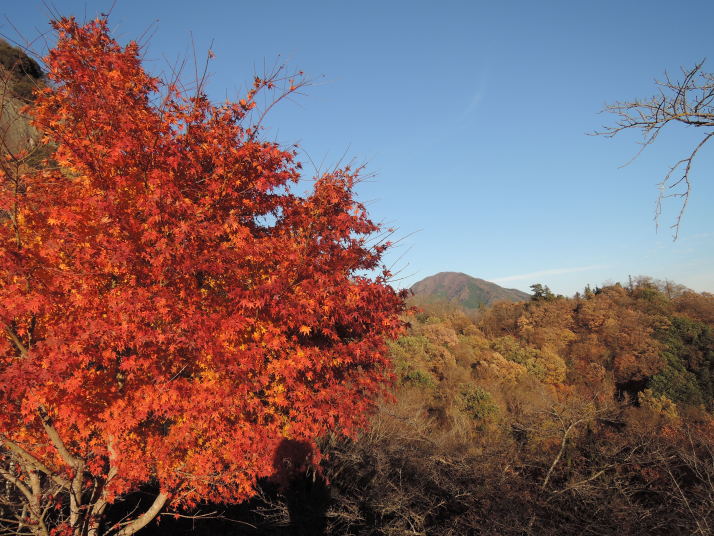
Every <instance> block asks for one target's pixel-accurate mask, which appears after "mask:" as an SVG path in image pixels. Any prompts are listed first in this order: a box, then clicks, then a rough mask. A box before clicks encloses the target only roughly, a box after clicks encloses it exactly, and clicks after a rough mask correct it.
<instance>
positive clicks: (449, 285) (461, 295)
mask: <svg viewBox="0 0 714 536" xmlns="http://www.w3.org/2000/svg"><path fill="white" fill-rule="evenodd" d="M411 290H412V292H413V293H414V295H415V296H420V297H422V298H426V299H435V300H446V301H449V302H451V303H456V304H458V305H461V306H462V307H466V308H468V309H477V308H478V307H479V306H481V305H491V304H492V303H495V302H499V301H508V302H519V301H524V300H530V298H531V296H530V294H527V293H526V292H521V291H520V290H516V289H512V288H503V287H501V286H499V285H497V284H496V283H491V282H489V281H484V280H483V279H478V278H477V277H471V276H470V275H466V274H462V273H458V272H441V273H438V274H436V275H432V276H429V277H427V278H425V279H422V280H421V281H419V282H418V283H415V284H414V285H413V286H412V287H411Z"/></svg>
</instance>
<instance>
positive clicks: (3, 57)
mask: <svg viewBox="0 0 714 536" xmlns="http://www.w3.org/2000/svg"><path fill="white" fill-rule="evenodd" d="M43 77H44V75H43V73H42V69H41V68H40V66H39V65H38V64H37V62H35V61H34V60H33V59H32V58H30V57H29V56H27V55H26V54H25V53H24V52H23V51H22V50H20V49H18V48H14V47H12V46H11V45H9V44H8V43H7V42H6V41H3V40H2V39H0V147H1V149H2V152H3V153H11V154H17V153H20V152H22V151H23V150H28V151H31V150H32V148H33V147H35V144H36V141H37V137H38V134H37V131H36V130H35V129H34V128H33V127H32V126H30V124H29V120H28V118H27V117H26V116H25V114H23V113H22V108H23V107H24V106H25V105H26V104H28V103H30V102H31V101H32V99H33V96H32V91H33V90H34V89H35V88H36V87H37V86H42V84H43V83H44V80H43Z"/></svg>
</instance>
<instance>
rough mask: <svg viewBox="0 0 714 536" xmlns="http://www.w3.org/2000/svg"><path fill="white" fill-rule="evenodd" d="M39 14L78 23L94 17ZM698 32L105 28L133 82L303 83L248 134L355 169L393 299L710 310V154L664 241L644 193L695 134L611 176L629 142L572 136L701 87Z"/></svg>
mask: <svg viewBox="0 0 714 536" xmlns="http://www.w3.org/2000/svg"><path fill="white" fill-rule="evenodd" d="M53 5H54V6H55V8H56V10H57V11H59V12H60V13H62V14H64V15H76V16H77V17H78V18H80V19H84V18H92V17H93V16H95V15H96V14H97V13H99V12H102V11H108V10H109V9H110V8H111V6H112V0H96V1H88V0H86V1H84V0H83V1H74V0H55V1H54V3H53ZM0 15H3V18H2V20H0V32H1V33H2V34H3V35H5V36H8V37H11V38H13V39H15V40H18V39H22V38H25V39H34V38H36V37H37V36H39V35H40V34H42V33H44V32H46V31H47V28H48V26H47V21H48V19H49V17H50V15H49V13H48V10H47V8H46V7H45V5H44V4H43V3H42V2H40V1H39V0H25V1H24V2H9V1H6V2H2V3H0ZM712 20H714V3H713V2H711V1H686V0H683V1H681V2H679V3H678V4H677V8H676V10H673V4H672V3H671V2H659V1H646V2H645V1H638V2H636V1H632V2H622V1H621V0H620V1H609V0H603V1H599V2H594V1H573V0H570V1H540V2H534V1H532V0H531V1H518V2H516V1H513V2H508V1H503V2H476V1H462V2H450V1H442V2H439V3H438V4H437V3H436V2H422V1H415V0H411V1H391V2H387V1H381V2H371V1H360V2H347V1H332V2H327V1H324V2H317V1H315V2H312V1H306V2H288V1H283V2H278V1H264V2H243V1H227V0H225V1H211V0H206V1H204V2H202V3H200V4H199V3H197V2H195V1H193V2H188V1H183V0H172V1H170V2H169V1H164V0H143V1H141V2H140V1H137V0H118V1H117V2H116V5H115V6H114V8H113V11H112V15H111V17H110V23H111V26H112V28H113V29H114V31H115V35H116V36H117V37H118V38H119V39H120V40H121V41H123V42H126V41H128V40H130V39H139V38H141V37H142V36H143V35H145V33H146V32H147V30H148V32H149V34H150V35H151V38H150V40H149V41H148V43H147V44H146V51H145V58H146V65H147V68H148V69H149V70H151V71H152V72H153V73H161V72H164V73H166V72H168V71H169V66H170V65H171V64H175V63H176V62H177V61H178V60H180V59H181V58H188V59H189V62H191V61H192V60H191V58H192V47H193V46H195V48H196V50H197V51H198V52H199V54H205V52H206V51H207V50H208V48H209V47H212V50H213V51H214V53H215V58H214V59H213V60H211V63H210V66H209V70H210V74H211V77H210V80H209V83H208V86H207V87H208V92H209V94H210V96H211V97H212V98H215V99H216V100H224V99H225V98H226V97H230V98H240V97H241V96H242V93H243V92H244V90H245V88H246V84H247V83H248V81H249V80H251V78H252V76H253V75H254V74H255V73H256V72H261V71H262V70H263V65H274V64H276V63H283V62H284V63H287V64H288V66H289V67H291V68H292V69H294V70H303V71H304V72H305V73H306V75H307V76H308V77H309V78H310V79H312V80H313V85H312V86H311V87H309V88H307V90H306V95H305V96H303V97H299V98H298V99H297V100H294V101H292V102H283V103H281V104H280V105H279V106H278V107H276V108H275V109H274V110H273V112H272V113H271V115H270V116H269V118H268V120H267V123H266V124H267V126H268V130H267V135H269V136H270V137H272V138H276V139H278V140H279V141H281V142H283V143H286V144H288V143H294V142H299V143H300V144H301V147H302V151H303V153H302V159H303V160H304V161H305V164H306V171H308V172H309V171H311V170H312V169H313V168H312V164H311V163H310V162H311V161H312V162H313V163H314V164H315V165H316V166H317V167H318V168H321V169H328V168H331V167H333V166H334V165H335V164H336V163H337V162H338V161H340V159H341V158H343V156H344V155H346V157H345V158H346V159H347V160H352V159H353V160H354V161H355V162H357V163H366V164H367V169H368V170H369V171H370V172H371V173H374V174H375V176H374V178H372V179H370V180H369V181H365V182H364V183H362V184H361V185H360V186H359V189H358V193H359V196H360V199H361V200H362V201H364V202H366V203H367V205H368V207H369V210H370V213H371V214H372V216H373V217H374V219H376V220H379V221H382V222H384V223H385V224H386V225H388V226H395V227H397V228H398V232H397V236H398V237H402V238H403V240H401V242H400V243H399V244H398V246H397V247H395V248H394V250H393V251H392V252H391V254H390V255H389V256H388V258H387V259H386V260H387V263H388V264H394V271H396V272H397V278H398V279H399V281H398V283H397V284H398V285H402V286H409V285H411V284H412V283H414V282H416V281H418V280H419V279H422V278H424V277H426V276H428V275H432V274H434V273H436V272H440V271H459V272H465V273H468V274H470V275H473V276H476V277H481V278H484V279H488V280H491V281H495V282H497V283H499V284H501V285H504V286H507V287H513V288H519V289H522V290H528V287H529V285H531V284H532V283H535V282H540V283H544V284H547V285H549V286H550V287H551V288H552V289H553V290H554V291H556V292H559V293H563V294H568V295H569V294H572V293H574V292H575V291H577V290H581V289H582V288H583V287H584V285H585V284H587V283H589V284H591V285H599V284H602V283H605V282H612V281H618V280H620V281H626V279H627V276H628V275H633V276H635V275H650V276H653V277H656V278H661V279H664V278H667V279H672V280H674V281H677V282H679V283H682V284H685V285H687V286H689V287H691V288H693V289H695V290H697V291H708V292H714V269H713V267H714V210H713V209H712V206H713V204H714V203H713V202H714V144H711V146H710V147H706V148H705V149H704V150H702V151H701V152H700V157H699V159H698V160H697V162H696V165H695V167H694V169H693V170H692V178H693V181H694V186H693V193H692V197H691V199H690V203H689V206H688V208H687V212H686V215H685V217H684V220H683V223H682V227H681V230H680V238H679V240H678V241H676V242H673V241H672V238H671V233H670V231H669V229H668V225H669V224H670V223H672V221H673V218H674V215H675V214H676V210H677V208H678V207H677V206H676V203H675V202H672V203H669V204H668V205H667V206H666V207H665V213H664V215H663V217H662V220H661V226H660V230H659V232H657V231H656V228H655V224H654V221H653V216H654V205H655V200H656V197H657V188H656V185H657V183H658V182H659V181H660V180H661V179H662V177H663V175H664V174H665V173H666V171H667V169H668V168H669V166H670V165H672V164H673V163H674V162H676V161H677V160H679V159H680V158H682V157H683V156H686V155H687V154H688V153H687V151H688V149H691V147H692V144H693V143H695V142H696V141H697V140H698V139H699V137H700V136H701V135H702V133H701V132H696V131H688V130H686V129H674V130H672V131H671V132H665V133H663V135H662V136H661V138H660V139H659V140H658V142H657V144H656V145H654V146H652V147H651V148H650V149H648V150H646V151H645V152H644V153H643V154H642V155H641V156H640V157H639V158H638V159H637V160H635V161H634V162H633V163H632V164H630V165H629V166H626V167H624V168H622V167H621V166H622V165H623V164H625V163H626V162H628V161H629V160H630V159H631V157H632V156H633V155H634V154H635V153H636V152H637V150H638V148H639V147H638V145H637V141H638V139H639V137H638V135H637V134H635V133H634V132H633V133H631V134H623V135H621V136H618V137H617V138H614V139H605V138H602V137H593V136H588V135H587V133H588V132H592V131H594V130H597V129H599V128H600V127H601V126H602V125H604V124H608V123H612V121H613V119H614V118H613V117H611V116H607V115H605V114H598V112H599V111H600V110H601V109H602V108H603V106H604V105H605V104H607V103H611V102H613V101H615V100H625V99H631V98H635V97H647V96H649V95H651V94H653V93H654V89H655V86H654V83H653V79H654V78H657V77H661V76H662V75H663V73H664V71H665V70H667V71H669V72H670V73H676V72H678V69H679V67H680V66H690V65H692V64H693V63H694V62H696V61H699V60H701V59H703V58H706V57H708V58H709V61H708V63H707V64H706V65H707V66H708V69H709V71H710V72H711V71H714V41H712V40H711V21H712ZM18 34H19V35H20V36H21V37H18ZM142 42H146V38H144V40H143V41H142ZM192 43H194V45H192ZM35 47H36V48H37V49H42V47H43V44H42V42H41V40H39V41H36V42H35Z"/></svg>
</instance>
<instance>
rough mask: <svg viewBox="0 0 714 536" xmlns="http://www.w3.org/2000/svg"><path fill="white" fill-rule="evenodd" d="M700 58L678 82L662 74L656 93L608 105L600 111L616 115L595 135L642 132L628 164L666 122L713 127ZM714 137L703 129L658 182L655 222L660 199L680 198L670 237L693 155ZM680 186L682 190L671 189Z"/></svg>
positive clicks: (712, 95) (713, 106) (711, 93)
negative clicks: (694, 145)
mask: <svg viewBox="0 0 714 536" xmlns="http://www.w3.org/2000/svg"><path fill="white" fill-rule="evenodd" d="M703 65H704V60H702V61H700V62H699V63H697V64H695V65H694V67H692V68H690V69H684V68H682V75H683V78H682V80H681V81H677V80H672V79H671V78H670V77H669V75H668V74H667V73H665V77H664V80H655V84H656V85H657V89H658V92H657V94H656V95H654V96H652V97H650V98H649V99H646V100H640V99H636V100H632V101H625V102H616V103H614V104H611V105H608V106H606V107H605V109H604V110H603V111H605V112H610V113H613V114H615V115H616V116H617V118H618V119H617V122H616V123H615V125H613V126H605V127H604V130H602V131H599V132H595V133H594V134H596V135H601V136H605V137H607V138H612V137H614V136H615V135H617V134H619V133H620V132H623V131H625V130H632V129H634V130H639V131H640V132H641V134H642V141H640V145H641V148H640V150H639V151H638V152H637V154H635V156H634V157H633V158H632V160H630V161H629V162H627V164H625V165H628V164H629V163H631V162H632V161H633V160H635V159H636V158H637V157H638V156H639V155H640V154H641V153H642V151H644V149H645V148H647V147H648V146H650V145H652V144H653V143H654V142H655V141H656V140H657V137H658V136H659V134H660V132H662V130H663V129H664V128H665V127H666V126H667V125H669V124H680V125H684V126H687V127H695V128H700V127H704V128H705V129H710V128H714V74H712V73H707V72H704V71H702V66H703ZM712 136H714V130H712V131H709V132H707V133H706V134H705V135H704V137H703V138H702V139H701V141H700V142H699V143H698V144H697V146H696V147H695V148H694V150H693V151H692V152H691V153H690V154H689V156H688V157H686V158H683V159H681V160H680V161H679V162H677V163H676V164H675V165H674V166H672V167H671V168H670V170H669V172H668V173H667V174H666V175H665V177H664V179H663V180H662V181H661V182H660V183H659V185H658V187H659V195H658V197H657V203H656V208H655V221H656V222H657V224H659V218H660V216H661V214H662V202H663V200H664V199H667V198H670V197H677V198H680V200H681V201H680V203H681V205H680V209H679V213H678V215H677V217H676V218H675V222H674V224H673V225H671V228H672V230H673V238H674V239H675V240H676V239H677V238H678V236H679V228H680V224H681V222H682V216H683V215H684V212H685V210H686V208H687V202H688V201H689V195H690V193H691V191H692V183H691V180H690V171H691V167H692V163H693V161H694V158H695V157H696V155H697V153H698V152H699V149H701V147H702V146H703V145H704V144H706V143H707V142H708V141H709V139H710V138H711V137H712ZM678 170H681V172H682V174H681V175H679V177H678V178H676V180H675V173H676V172H677V171H678ZM678 186H681V187H682V188H683V189H682V190H679V191H674V192H673V191H672V190H673V189H674V188H676V187H678Z"/></svg>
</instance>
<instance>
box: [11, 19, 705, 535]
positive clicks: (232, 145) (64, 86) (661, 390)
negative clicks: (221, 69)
mask: <svg viewBox="0 0 714 536" xmlns="http://www.w3.org/2000/svg"><path fill="white" fill-rule="evenodd" d="M52 25H53V29H54V31H55V32H56V35H57V44H56V46H54V47H53V48H52V49H51V50H50V51H49V53H48V54H47V55H46V56H45V57H44V59H43V62H44V63H42V65H41V64H40V62H39V60H38V61H35V60H34V59H32V58H31V57H30V56H29V55H27V54H26V53H25V52H24V51H22V50H21V49H20V48H17V47H15V46H13V45H11V44H9V43H7V42H0V77H1V81H0V82H1V85H2V87H0V91H1V94H0V107H1V108H0V127H2V131H1V132H0V135H1V136H2V140H1V143H2V145H1V147H0V150H1V151H2V154H1V155H0V334H1V335H0V536H5V535H7V536H19V535H27V536H131V535H132V534H137V533H138V534H147V535H149V534H161V535H163V534H167V535H169V534H186V535H188V534H197V535H210V534H225V535H228V534H230V535H233V534H235V535H260V534H266V535H275V536H277V535H287V534H300V535H321V534H324V535H354V536H358V535H360V536H361V535H365V536H366V535H384V536H402V535H403V536H406V535H425V536H426V535H429V536H431V535H434V536H459V535H481V534H483V535H493V536H496V535H538V534H545V535H547V534H582V535H583V536H584V535H602V536H605V535H613V534H621V535H630V534H632V535H637V534H652V535H655V534H667V535H670V536H672V535H680V534H681V535H685V534H699V535H707V534H712V533H714V295H712V294H709V293H706V292H704V293H701V292H695V291H693V290H690V289H689V288H687V287H685V286H683V285H679V284H677V283H675V282H672V281H668V280H666V281H660V280H656V279H652V278H650V277H646V276H634V277H631V278H629V279H628V280H627V281H621V282H619V283H613V284H604V285H602V286H594V287H591V286H588V287H586V288H584V289H582V290H581V291H579V292H578V293H576V294H575V295H574V296H572V297H566V296H562V295H558V294H555V293H553V292H551V290H550V289H549V288H548V287H547V286H545V285H543V284H540V283H539V282H537V281H533V285H532V287H531V291H532V292H531V293H530V294H524V293H523V292H519V291H506V289H500V287H497V286H496V285H492V284H489V285H490V286H488V287H484V288H486V289H487V290H485V291H484V292H486V294H484V296H486V297H485V298H483V299H481V298H479V300H480V301H479V300H476V299H475V298H474V299H473V300H472V301H471V302H458V300H451V299H447V298H445V297H444V296H441V297H439V296H427V295H425V294H423V293H419V292H416V291H415V292H412V291H410V290H408V289H401V290H400V289H399V288H398V285H396V284H395V282H394V274H392V273H391V272H390V270H389V269H387V268H386V267H385V266H384V264H385V263H384V256H385V254H386V253H387V252H388V251H389V250H390V248H392V247H393V244H392V240H394V230H393V229H388V228H385V227H384V226H383V225H381V224H379V223H377V222H374V221H373V220H372V219H371V218H370V216H369V214H368V212H367V208H366V207H365V205H364V204H362V203H361V202H360V201H358V200H357V196H356V193H355V187H356V185H357V184H358V183H359V181H360V180H361V178H362V174H363V173H364V171H363V170H362V169H361V168H359V167H351V166H344V167H340V168H336V169H334V170H332V171H330V172H328V173H324V174H322V175H320V176H317V177H314V178H313V179H314V180H312V182H311V183H310V184H311V187H310V189H308V191H307V192H306V193H300V192H301V191H300V190H299V189H298V188H297V186H296V185H297V183H298V182H299V181H301V180H304V179H305V176H308V175H309V173H308V174H306V173H305V171H304V170H303V169H302V164H301V163H300V162H299V159H298V152H297V150H296V148H295V147H284V146H282V145H280V144H279V143H277V142H274V141H269V140H268V139H267V138H264V137H263V123H264V121H269V113H268V112H269V111H270V106H271V105H272V103H274V102H278V101H281V100H283V99H286V98H289V97H291V96H292V95H293V94H295V93H296V92H298V91H300V89H301V88H303V87H304V85H305V79H304V76H303V74H302V73H301V72H291V71H289V70H287V69H286V68H285V67H282V66H279V67H277V68H276V69H275V70H273V71H270V72H266V73H265V74H264V75H261V76H256V77H255V78H254V80H253V81H252V85H251V86H250V89H249V90H248V91H247V93H246V95H244V97H243V98H241V99H238V100H237V101H236V102H231V101H227V102H225V103H222V104H216V103H213V102H211V100H210V99H209V98H208V97H207V96H206V94H205V93H204V92H203V91H202V86H201V79H200V76H199V78H198V79H197V80H195V82H196V83H195V84H194V85H193V86H191V89H190V90H188V89H187V87H186V86H184V85H183V82H182V80H181V79H180V77H179V76H178V75H177V76H176V77H175V78H174V79H160V78H158V77H154V76H152V75H151V74H149V73H148V72H147V71H145V70H144V66H143V65H142V60H141V53H140V50H139V47H138V45H137V44H136V43H134V42H130V43H129V44H127V45H121V44H120V43H119V42H117V41H116V40H115V38H114V37H113V36H112V33H111V31H110V26H109V24H108V22H107V20H106V18H100V19H97V20H95V21H92V22H89V23H87V24H80V23H78V22H77V21H76V20H74V19H72V18H59V19H58V20H55V21H54V22H53V23H52ZM209 54H212V53H211V52H209ZM266 95H267V96H268V98H267V102H269V103H270V104H269V105H268V106H265V105H263V104H261V103H263V102H266V101H265V99H263V96H266ZM687 195H688V191H687ZM415 288H416V287H415ZM457 290H460V289H457Z"/></svg>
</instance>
